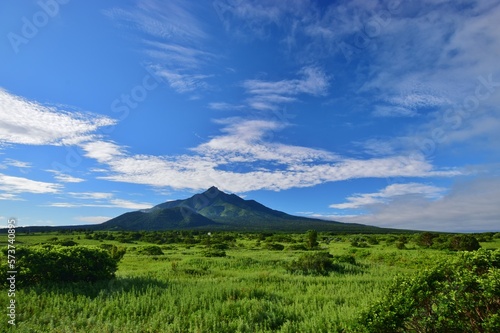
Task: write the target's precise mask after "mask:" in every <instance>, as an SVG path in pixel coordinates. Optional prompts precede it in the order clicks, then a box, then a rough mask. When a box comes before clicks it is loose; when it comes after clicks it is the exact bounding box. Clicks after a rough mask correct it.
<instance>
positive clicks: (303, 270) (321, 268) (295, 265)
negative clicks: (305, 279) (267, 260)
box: [286, 252, 340, 275]
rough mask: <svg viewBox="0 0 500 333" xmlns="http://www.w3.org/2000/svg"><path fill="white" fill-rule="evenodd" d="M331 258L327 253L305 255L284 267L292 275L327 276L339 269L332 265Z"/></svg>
mask: <svg viewBox="0 0 500 333" xmlns="http://www.w3.org/2000/svg"><path fill="white" fill-rule="evenodd" d="M332 258H333V256H332V255H331V254H330V253H328V252H314V253H305V254H303V255H302V256H300V257H299V258H298V259H297V260H294V261H292V262H291V263H289V264H288V265H286V270H287V271H288V272H290V273H292V274H303V275H328V274H329V273H330V272H331V271H335V270H339V268H340V267H339V266H338V265H336V264H334V263H333V261H332Z"/></svg>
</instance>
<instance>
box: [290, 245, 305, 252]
mask: <svg viewBox="0 0 500 333" xmlns="http://www.w3.org/2000/svg"><path fill="white" fill-rule="evenodd" d="M288 249H289V250H292V251H306V250H307V247H306V245H305V244H292V245H290V246H289V247H288Z"/></svg>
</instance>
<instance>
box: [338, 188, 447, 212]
mask: <svg viewBox="0 0 500 333" xmlns="http://www.w3.org/2000/svg"><path fill="white" fill-rule="evenodd" d="M445 190H446V189H444V188H440V187H436V186H432V185H427V184H420V183H406V184H392V185H389V186H387V187H385V188H384V189H382V190H381V191H379V192H376V193H365V194H356V195H354V196H350V197H348V198H347V202H345V203H341V204H332V205H330V208H336V209H357V208H366V207H368V206H371V205H374V204H383V203H388V202H389V201H390V200H393V199H394V198H395V197H399V196H403V195H413V194H417V195H421V196H424V197H426V198H429V199H438V198H440V197H441V196H442V194H443V193H444V192H445Z"/></svg>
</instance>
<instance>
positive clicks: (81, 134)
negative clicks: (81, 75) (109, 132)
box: [0, 89, 115, 146]
mask: <svg viewBox="0 0 500 333" xmlns="http://www.w3.org/2000/svg"><path fill="white" fill-rule="evenodd" d="M114 124H115V121H114V120H112V119H110V118H107V117H103V116H97V115H91V114H84V113H77V112H68V111H64V110H61V109H59V108H56V107H49V106H44V105H42V104H40V103H37V102H34V101H29V100H26V99H24V98H22V97H19V96H15V95H12V94H10V93H8V92H6V91H5V90H2V89H0V143H6V144H27V145H56V146H60V145H63V144H68V143H71V144H75V143H78V142H81V141H83V140H88V139H89V135H91V134H92V133H94V132H95V131H96V130H97V129H99V128H100V127H103V126H110V125H114Z"/></svg>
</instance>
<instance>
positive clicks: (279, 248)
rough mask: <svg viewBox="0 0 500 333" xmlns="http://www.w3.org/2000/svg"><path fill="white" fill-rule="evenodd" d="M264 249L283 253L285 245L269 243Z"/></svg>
mask: <svg viewBox="0 0 500 333" xmlns="http://www.w3.org/2000/svg"><path fill="white" fill-rule="evenodd" d="M266 248H267V249H268V250H271V251H283V249H284V248H285V245H283V244H279V243H270V244H267V245H266Z"/></svg>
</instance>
